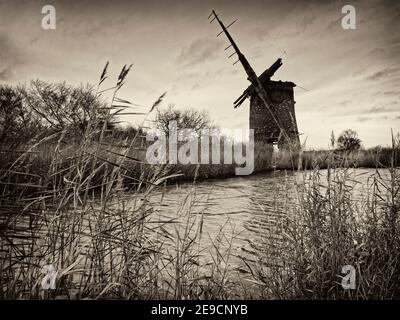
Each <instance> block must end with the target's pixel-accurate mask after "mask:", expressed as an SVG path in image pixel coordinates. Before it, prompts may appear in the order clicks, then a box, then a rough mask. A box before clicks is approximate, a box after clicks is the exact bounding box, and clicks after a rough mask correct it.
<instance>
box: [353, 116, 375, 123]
mask: <svg viewBox="0 0 400 320" xmlns="http://www.w3.org/2000/svg"><path fill="white" fill-rule="evenodd" d="M370 119H371V118H370V117H363V116H359V117H358V118H357V119H356V121H357V122H366V121H369V120H370Z"/></svg>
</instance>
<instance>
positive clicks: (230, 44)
mask: <svg viewBox="0 0 400 320" xmlns="http://www.w3.org/2000/svg"><path fill="white" fill-rule="evenodd" d="M230 47H232V45H231V44H230V45H229V46H227V47H226V48H225V49H224V51H226V50H228V49H229V48H230Z"/></svg>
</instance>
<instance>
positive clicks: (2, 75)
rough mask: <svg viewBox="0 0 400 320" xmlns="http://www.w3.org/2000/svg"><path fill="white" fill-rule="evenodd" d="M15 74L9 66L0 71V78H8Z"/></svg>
mask: <svg viewBox="0 0 400 320" xmlns="http://www.w3.org/2000/svg"><path fill="white" fill-rule="evenodd" d="M14 75H15V71H14V70H12V69H11V68H5V69H3V70H2V71H0V80H9V79H11V78H12V77H13V76H14Z"/></svg>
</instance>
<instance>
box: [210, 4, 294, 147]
mask: <svg viewBox="0 0 400 320" xmlns="http://www.w3.org/2000/svg"><path fill="white" fill-rule="evenodd" d="M208 19H211V20H210V23H212V22H213V21H214V20H216V21H217V22H218V23H219V25H220V26H221V28H222V31H221V32H220V33H219V34H218V35H217V36H219V35H221V34H222V33H224V34H225V35H226V37H227V38H228V40H229V42H230V45H229V46H228V47H226V48H225V50H228V49H229V48H230V47H232V48H233V49H234V52H233V53H232V54H231V55H230V56H229V58H230V57H232V56H234V55H235V54H236V55H237V57H238V60H237V61H236V62H235V63H234V65H235V64H236V63H237V62H240V63H241V64H242V66H243V68H244V70H245V72H246V74H247V79H248V80H249V81H250V83H251V84H250V86H249V87H248V88H247V89H246V90H245V91H244V92H243V94H242V95H241V96H240V97H239V98H238V99H236V101H235V102H234V108H238V107H239V106H240V105H241V104H242V103H243V102H244V101H245V100H246V99H247V98H250V129H253V130H254V140H255V143H256V145H257V143H267V144H276V145H278V147H279V148H280V149H281V148H287V147H289V148H290V149H292V148H293V147H294V148H297V147H299V146H300V139H299V133H298V129H297V122H296V115H295V110H294V105H295V101H294V92H293V88H294V87H295V86H296V85H295V84H294V83H293V82H286V81H285V82H282V81H273V80H271V77H272V76H273V75H274V74H275V72H276V71H277V70H278V69H279V68H280V67H281V66H282V59H281V58H278V59H277V60H276V61H275V62H274V63H273V64H272V65H271V66H270V67H269V68H268V69H266V70H265V71H264V72H262V73H261V75H260V76H257V75H256V73H255V72H254V70H253V68H252V67H251V65H250V63H249V62H248V61H247V59H246V57H245V56H244V55H243V53H242V52H241V51H240V49H239V47H238V46H237V44H236V43H235V41H234V40H233V38H232V36H231V35H230V34H229V32H228V28H229V27H230V26H232V25H233V24H234V23H235V22H236V20H235V21H233V22H232V23H230V24H229V25H228V26H227V27H225V25H224V24H223V22H222V21H221V19H220V18H219V17H218V15H217V14H216V13H215V11H214V10H213V11H212V12H211V14H210V15H209V17H208Z"/></svg>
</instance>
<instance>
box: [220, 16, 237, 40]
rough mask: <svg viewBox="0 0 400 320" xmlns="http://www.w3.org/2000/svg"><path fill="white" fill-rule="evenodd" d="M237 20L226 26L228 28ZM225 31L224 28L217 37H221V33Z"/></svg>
mask: <svg viewBox="0 0 400 320" xmlns="http://www.w3.org/2000/svg"><path fill="white" fill-rule="evenodd" d="M236 21H237V20H235V21H233V22H231V23H230V24H229V25H228V26H227V27H226V29H228V28H229V27H230V26H231V25H233V24H234V23H235V22H236ZM223 33H224V30H222V31H221V32H220V33H218V34H217V37H219V36H220V35H221V34H223Z"/></svg>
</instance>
